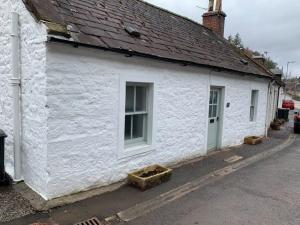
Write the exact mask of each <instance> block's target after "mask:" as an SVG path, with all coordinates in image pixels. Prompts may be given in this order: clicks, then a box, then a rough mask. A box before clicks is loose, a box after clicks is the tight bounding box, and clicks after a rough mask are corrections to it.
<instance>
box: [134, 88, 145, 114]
mask: <svg viewBox="0 0 300 225" xmlns="http://www.w3.org/2000/svg"><path fill="white" fill-rule="evenodd" d="M135 111H136V112H139V111H146V87H136V109H135Z"/></svg>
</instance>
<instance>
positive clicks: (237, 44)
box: [228, 33, 244, 49]
mask: <svg viewBox="0 0 300 225" xmlns="http://www.w3.org/2000/svg"><path fill="white" fill-rule="evenodd" d="M228 41H229V42H230V43H231V44H232V45H234V46H235V47H237V48H239V49H243V48H244V44H243V41H242V38H241V36H240V34H239V33H237V34H235V35H234V37H232V36H231V35H229V37H228Z"/></svg>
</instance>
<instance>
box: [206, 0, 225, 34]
mask: <svg viewBox="0 0 300 225" xmlns="http://www.w3.org/2000/svg"><path fill="white" fill-rule="evenodd" d="M202 17H203V25H204V26H205V27H207V28H209V29H211V30H212V31H214V32H215V33H217V34H219V35H221V36H222V37H224V28H225V17H226V14H225V13H224V12H223V11H222V0H209V5H208V12H206V13H204V14H203V15H202Z"/></svg>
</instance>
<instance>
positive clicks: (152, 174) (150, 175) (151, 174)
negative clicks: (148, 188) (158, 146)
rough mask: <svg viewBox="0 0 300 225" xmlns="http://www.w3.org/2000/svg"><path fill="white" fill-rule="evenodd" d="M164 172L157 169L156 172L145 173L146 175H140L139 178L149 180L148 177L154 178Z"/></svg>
mask: <svg viewBox="0 0 300 225" xmlns="http://www.w3.org/2000/svg"><path fill="white" fill-rule="evenodd" d="M162 172H163V171H162V170H160V169H156V170H152V171H147V172H144V173H142V174H141V175H139V176H140V177H142V178H147V177H152V176H154V175H157V174H160V173H162Z"/></svg>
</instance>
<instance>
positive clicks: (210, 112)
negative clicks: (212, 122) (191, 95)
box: [208, 105, 212, 118]
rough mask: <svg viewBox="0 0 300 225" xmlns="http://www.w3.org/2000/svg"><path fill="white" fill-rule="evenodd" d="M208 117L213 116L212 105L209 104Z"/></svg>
mask: <svg viewBox="0 0 300 225" xmlns="http://www.w3.org/2000/svg"><path fill="white" fill-rule="evenodd" d="M208 117H209V118H211V117H212V105H209V113H208Z"/></svg>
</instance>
